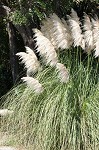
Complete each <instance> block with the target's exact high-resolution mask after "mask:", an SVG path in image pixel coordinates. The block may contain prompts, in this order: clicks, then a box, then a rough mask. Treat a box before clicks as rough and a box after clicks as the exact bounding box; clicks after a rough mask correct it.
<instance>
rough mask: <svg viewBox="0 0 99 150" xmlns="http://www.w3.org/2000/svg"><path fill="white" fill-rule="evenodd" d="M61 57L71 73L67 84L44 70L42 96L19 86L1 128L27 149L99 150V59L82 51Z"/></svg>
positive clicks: (10, 98) (39, 76) (9, 97)
mask: <svg viewBox="0 0 99 150" xmlns="http://www.w3.org/2000/svg"><path fill="white" fill-rule="evenodd" d="M58 57H59V61H60V62H61V63H63V64H64V65H65V66H66V67H67V68H68V69H69V72H70V77H69V81H68V82H67V83H61V82H60V80H59V79H58V77H57V72H56V70H55V68H52V67H48V66H46V67H44V68H43V70H42V72H38V74H37V75H36V78H37V79H39V81H40V83H42V85H43V87H44V90H43V92H42V93H40V94H36V93H34V91H33V90H31V89H30V88H29V87H27V86H26V85H25V84H19V85H18V86H16V87H15V88H14V89H13V90H11V91H10V92H9V93H8V94H7V96H6V101H5V103H4V106H3V107H6V108H8V109H12V110H13V111H14V113H13V114H12V115H11V116H9V117H7V118H6V124H3V125H2V130H5V131H7V132H8V133H9V134H11V135H13V136H14V138H15V142H16V143H18V144H19V145H20V144H23V145H24V146H26V147H28V149H33V150H98V149H99V65H98V62H99V60H98V59H95V58H94V57H93V56H92V55H86V54H84V53H82V50H81V49H80V48H71V49H69V50H64V51H61V52H58ZM13 136H12V137H13Z"/></svg>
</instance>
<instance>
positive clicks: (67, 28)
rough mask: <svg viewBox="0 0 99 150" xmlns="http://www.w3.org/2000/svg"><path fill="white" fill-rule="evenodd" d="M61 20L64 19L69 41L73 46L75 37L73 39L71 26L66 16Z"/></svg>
mask: <svg viewBox="0 0 99 150" xmlns="http://www.w3.org/2000/svg"><path fill="white" fill-rule="evenodd" d="M61 20H62V23H63V24H64V27H65V28H66V32H67V37H68V42H69V45H70V46H71V45H72V44H73V39H72V35H71V30H70V27H69V25H68V24H67V22H66V20H64V18H62V19H61Z"/></svg>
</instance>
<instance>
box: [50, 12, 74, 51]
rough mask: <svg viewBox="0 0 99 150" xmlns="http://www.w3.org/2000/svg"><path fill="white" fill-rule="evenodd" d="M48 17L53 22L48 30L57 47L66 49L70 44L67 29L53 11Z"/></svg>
mask: <svg viewBox="0 0 99 150" xmlns="http://www.w3.org/2000/svg"><path fill="white" fill-rule="evenodd" d="M50 18H51V20H52V22H53V28H51V30H50V32H51V33H52V37H53V39H54V41H55V43H56V45H57V48H61V49H68V48H69V47H70V46H71V43H70V35H69V34H68V29H67V28H66V26H64V24H63V23H62V21H61V19H60V18H59V17H58V16H57V15H56V14H55V13H53V15H51V16H50Z"/></svg>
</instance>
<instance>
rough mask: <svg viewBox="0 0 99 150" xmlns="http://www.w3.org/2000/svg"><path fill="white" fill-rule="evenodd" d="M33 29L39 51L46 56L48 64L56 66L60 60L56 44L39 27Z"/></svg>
mask: <svg viewBox="0 0 99 150" xmlns="http://www.w3.org/2000/svg"><path fill="white" fill-rule="evenodd" d="M33 31H34V33H35V38H36V40H37V43H36V44H37V51H38V52H39V53H40V55H41V56H43V57H45V59H46V63H47V64H50V65H51V66H55V65H56V64H57V62H58V58H57V53H56V51H55V49H54V46H53V45H52V43H51V42H50V40H49V39H48V38H46V37H45V36H44V35H43V34H42V33H41V32H40V31H39V30H38V29H34V30H33Z"/></svg>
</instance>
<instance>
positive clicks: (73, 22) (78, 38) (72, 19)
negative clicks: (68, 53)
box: [68, 9, 85, 49]
mask: <svg viewBox="0 0 99 150" xmlns="http://www.w3.org/2000/svg"><path fill="white" fill-rule="evenodd" d="M68 19H69V20H68V21H69V24H70V28H71V33H72V38H73V40H74V46H81V47H82V48H83V49H85V41H84V37H83V34H82V30H81V28H80V25H81V23H80V21H79V17H78V16H77V13H76V12H75V11H74V10H73V9H72V10H71V15H70V16H68Z"/></svg>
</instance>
